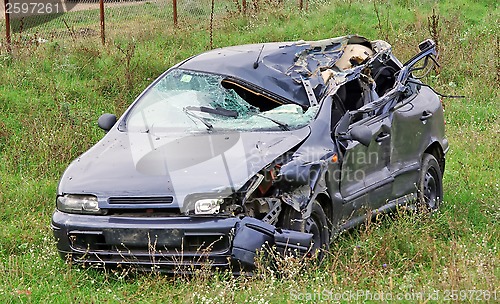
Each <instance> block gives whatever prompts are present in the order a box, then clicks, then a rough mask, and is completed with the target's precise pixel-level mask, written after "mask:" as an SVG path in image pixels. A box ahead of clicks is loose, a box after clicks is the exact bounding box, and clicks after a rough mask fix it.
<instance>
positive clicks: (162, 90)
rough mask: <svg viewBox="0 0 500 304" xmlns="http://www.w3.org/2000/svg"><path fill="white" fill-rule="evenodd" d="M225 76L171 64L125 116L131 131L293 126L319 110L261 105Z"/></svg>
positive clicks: (239, 129) (223, 129)
mask: <svg viewBox="0 0 500 304" xmlns="http://www.w3.org/2000/svg"><path fill="white" fill-rule="evenodd" d="M223 80H224V76H221V75H214V74H207V73H200V72H193V71H187V70H181V69H174V70H172V71H171V72H169V73H167V74H166V75H164V76H163V78H161V79H160V80H159V81H158V82H157V83H156V84H155V85H154V86H152V87H151V88H149V89H148V91H147V92H145V94H144V95H143V96H142V97H141V98H140V100H139V101H138V102H137V103H136V104H135V106H134V107H133V109H132V110H131V112H130V113H129V115H128V117H127V120H126V126H127V129H128V131H132V132H134V131H135V132H151V133H158V132H167V131H168V132H169V133H170V132H199V131H207V130H209V131H214V132H216V131H228V130H232V131H250V130H251V131H255V130H276V131H278V130H293V129H297V128H301V127H304V126H305V125H307V124H308V123H309V122H310V121H311V120H312V119H313V118H314V117H315V115H316V112H317V110H318V106H314V107H310V108H308V109H307V111H304V109H303V108H302V107H301V106H299V105H295V104H283V105H280V104H278V103H273V102H272V101H271V100H270V101H269V104H266V105H265V107H262V108H263V109H264V108H265V109H266V111H261V110H260V108H259V107H257V106H255V105H252V104H251V102H252V101H251V100H248V101H247V100H245V99H244V98H243V97H242V96H240V95H239V94H238V93H237V92H236V91H235V90H233V89H231V88H227V86H226V87H225V84H224V81H223ZM240 94H241V93H240ZM241 95H243V96H246V95H245V94H241ZM248 95H249V96H251V94H248Z"/></svg>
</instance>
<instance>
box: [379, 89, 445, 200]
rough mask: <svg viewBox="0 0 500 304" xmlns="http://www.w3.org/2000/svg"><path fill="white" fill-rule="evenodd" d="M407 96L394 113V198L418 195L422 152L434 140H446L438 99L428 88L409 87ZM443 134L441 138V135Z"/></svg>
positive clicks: (392, 171)
mask: <svg viewBox="0 0 500 304" xmlns="http://www.w3.org/2000/svg"><path fill="white" fill-rule="evenodd" d="M408 91H409V92H412V94H408V96H407V97H404V98H402V99H401V101H399V102H398V103H397V104H396V105H395V107H394V110H393V113H394V121H393V124H392V128H391V133H392V134H393V136H392V138H391V142H392V146H393V147H394V148H393V149H392V151H391V164H390V166H389V169H390V171H391V173H392V175H393V176H394V179H395V181H394V187H393V196H394V197H401V196H404V195H406V194H409V193H413V192H416V185H415V183H416V182H417V180H418V170H419V169H420V161H421V157H422V152H423V151H424V150H425V149H426V147H427V146H428V145H430V143H431V142H433V141H434V140H435V139H433V136H434V137H435V138H444V128H443V126H442V125H443V121H444V119H443V110H442V106H441V102H440V100H439V98H438V97H437V96H436V94H434V93H433V92H432V91H431V90H430V89H429V88H427V87H423V86H422V87H421V88H417V86H415V85H411V86H409V89H408ZM441 134H442V135H441Z"/></svg>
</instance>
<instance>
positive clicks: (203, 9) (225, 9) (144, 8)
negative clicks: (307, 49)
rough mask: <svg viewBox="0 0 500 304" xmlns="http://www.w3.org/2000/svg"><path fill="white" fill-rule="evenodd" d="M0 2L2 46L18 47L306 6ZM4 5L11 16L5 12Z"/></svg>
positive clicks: (246, 0) (138, 0) (274, 0)
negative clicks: (0, 5)
mask: <svg viewBox="0 0 500 304" xmlns="http://www.w3.org/2000/svg"><path fill="white" fill-rule="evenodd" d="M3 1H4V3H5V5H3V6H2V17H1V18H0V27H1V28H2V31H1V32H0V35H1V37H2V40H1V41H2V45H8V46H10V44H11V43H12V44H16V45H17V46H18V47H22V46H23V43H28V42H29V41H31V42H33V41H35V42H45V41H49V40H56V39H58V40H61V39H62V40H64V39H71V40H76V39H84V38H87V39H101V40H102V42H103V43H104V42H105V38H110V39H113V38H115V37H121V36H123V35H132V36H133V35H141V34H144V33H148V32H152V31H154V32H158V31H161V30H167V29H172V28H174V27H177V28H186V27H187V28H192V27H198V28H203V29H207V28H208V27H210V29H211V28H212V24H213V22H214V20H215V22H216V21H217V20H223V19H225V18H226V19H227V18H231V17H232V16H235V15H241V14H245V15H249V16H251V15H252V14H257V13H259V11H261V10H265V9H269V8H270V7H272V8H274V9H298V10H300V9H307V8H308V6H309V0H104V1H100V0H3ZM35 1H38V2H35ZM316 2H317V1H316ZM37 5H38V6H37ZM101 5H102V8H101V7H100V6H101ZM6 9H7V11H8V13H9V14H6V13H5V12H6ZM7 23H10V27H8V26H7V25H8V24H7ZM9 34H10V35H9ZM8 36H10V37H8Z"/></svg>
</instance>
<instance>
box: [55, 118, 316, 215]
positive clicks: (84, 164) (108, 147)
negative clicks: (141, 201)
mask: <svg viewBox="0 0 500 304" xmlns="http://www.w3.org/2000/svg"><path fill="white" fill-rule="evenodd" d="M309 133H310V129H309V127H305V128H302V129H299V130H294V131H287V132H284V131H282V132H251V133H250V132H233V133H203V134H199V133H198V134H181V135H168V136H156V135H154V134H149V133H128V132H120V131H118V130H116V129H114V130H112V131H111V132H110V133H108V134H107V135H106V136H105V137H104V138H103V139H102V140H101V141H99V142H98V143H97V144H96V145H95V146H94V147H92V148H91V149H90V150H88V151H87V152H85V153H84V154H82V155H81V156H80V157H78V158H77V159H76V160H74V161H73V162H72V163H71V165H70V166H69V167H68V168H67V169H66V171H65V173H64V174H63V176H62V178H61V181H60V184H59V190H58V193H59V194H60V195H62V194H93V195H96V196H97V197H98V199H99V205H100V206H101V208H105V207H109V204H110V200H109V199H110V198H127V197H128V198H134V197H135V198H137V197H148V198H151V197H161V198H165V197H168V198H169V200H167V201H168V207H178V208H180V209H181V211H185V210H183V209H184V207H185V206H187V205H188V204H189V203H190V202H189V200H190V199H193V197H194V198H199V197H207V196H208V197H214V196H215V197H227V196H228V195H230V194H231V193H233V192H234V191H236V190H238V189H239V188H241V187H242V186H243V185H244V184H245V183H246V182H247V181H248V180H249V179H250V178H251V177H252V176H254V175H255V174H256V173H257V172H258V171H260V170H261V169H262V168H264V167H265V166H266V165H267V164H269V163H270V162H272V161H273V160H274V159H276V158H277V157H278V156H280V155H282V154H283V153H285V152H287V151H288V150H290V149H292V148H293V147H295V146H297V145H298V144H299V143H301V142H302V141H303V140H304V139H305V138H306V137H307V136H308V135H309ZM114 206H115V207H119V206H117V205H114ZM142 206H143V207H146V205H142ZM122 207H128V208H131V207H133V206H130V205H127V206H122ZM155 207H160V206H156V205H155ZM163 207H166V206H163Z"/></svg>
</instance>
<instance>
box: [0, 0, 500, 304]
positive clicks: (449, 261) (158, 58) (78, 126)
mask: <svg viewBox="0 0 500 304" xmlns="http://www.w3.org/2000/svg"><path fill="white" fill-rule="evenodd" d="M260 2H262V4H261V6H260V7H259V8H258V9H254V8H252V10H250V11H249V17H241V16H238V15H237V14H235V13H232V14H225V15H223V16H221V17H219V18H217V19H216V22H215V28H214V37H213V39H214V40H213V42H214V46H215V47H222V46H227V45H236V44H242V43H256V42H264V41H282V40H297V39H304V40H314V39H321V38H327V37H333V36H339V35H344V34H346V33H357V34H361V35H364V36H366V37H368V38H370V39H387V40H388V41H389V42H390V43H391V44H392V45H393V49H394V52H395V53H396V54H397V56H398V57H399V58H400V59H401V60H403V61H404V60H405V59H408V58H410V57H411V56H412V55H413V54H414V53H415V52H416V45H417V44H418V42H419V41H421V40H423V39H425V38H427V37H429V33H428V29H427V22H428V21H427V18H428V17H429V16H431V15H432V9H434V10H435V12H436V14H438V15H439V17H440V19H439V27H438V30H439V45H440V50H441V53H440V61H441V63H442V68H441V69H440V73H439V74H435V73H434V74H433V75H431V76H430V77H427V79H426V81H427V82H429V83H430V84H432V85H433V86H434V88H435V89H436V90H438V91H440V92H443V93H448V94H457V95H465V96H466V98H464V99H445V100H444V105H445V107H446V109H445V116H446V122H447V124H446V129H447V136H448V139H449V141H450V147H451V148H450V151H449V154H448V156H447V164H446V172H445V175H444V189H445V199H444V200H445V202H444V204H443V206H442V208H441V209H440V211H439V212H437V213H435V214H433V215H432V216H397V217H395V218H387V219H384V220H383V221H381V222H376V223H369V224H368V225H367V226H363V227H361V228H360V229H358V230H356V231H354V232H352V233H349V234H347V235H344V236H342V237H341V239H340V240H339V241H338V242H336V243H335V244H333V245H332V248H331V253H330V254H329V256H328V257H327V261H326V263H325V264H324V265H321V266H319V267H316V266H309V267H307V269H305V268H303V267H304V266H302V265H300V264H299V263H297V262H296V261H294V260H286V261H284V263H283V264H282V265H281V266H279V267H278V271H272V270H270V269H266V268H265V267H262V268H260V269H259V271H258V274H259V275H258V276H256V277H254V278H234V277H232V276H229V275H227V274H224V273H222V274H216V275H211V274H208V273H206V272H200V273H198V274H196V275H194V276H192V277H186V276H176V277H170V276H163V275H157V274H141V273H133V272H107V271H96V270H93V269H87V268H81V267H71V266H69V265H66V264H65V263H64V262H63V261H62V260H60V259H59V257H58V255H57V253H56V250H55V245H54V241H53V239H52V234H51V231H50V217H51V212H52V211H53V209H54V207H55V191H56V187H57V182H58V178H59V177H60V175H61V174H62V172H63V171H64V169H65V168H66V166H67V165H68V164H69V162H70V161H71V160H72V159H74V158H75V157H77V156H78V155H79V154H80V153H82V152H83V151H85V150H86V149H88V148H89V147H90V146H92V144H93V143H95V142H96V141H97V140H99V139H100V138H101V137H102V135H103V133H102V132H101V131H100V130H99V129H98V127H97V126H96V121H97V118H98V117H99V115H100V114H101V113H104V112H112V113H117V114H121V113H123V111H124V110H125V109H126V107H127V106H128V105H129V104H130V103H131V102H132V101H133V99H134V97H135V96H136V95H137V94H139V93H140V92H141V91H142V90H143V89H144V88H145V86H146V85H148V84H149V83H150V82H151V81H152V79H154V78H155V77H157V76H158V75H159V74H160V73H161V72H163V71H164V70H165V69H167V68H168V67H169V66H171V65H173V64H174V63H176V62H178V61H180V60H182V59H184V58H187V57H189V56H191V55H193V54H196V53H199V52H202V51H204V50H206V49H207V48H208V46H209V34H208V31H207V28H208V22H209V21H208V20H205V19H203V20H205V21H203V20H202V21H201V22H200V20H196V19H193V20H191V19H189V18H185V19H183V23H182V24H183V27H181V28H179V29H174V28H172V27H171V25H170V21H169V20H165V21H161V20H157V19H154V18H153V19H152V20H151V23H148V22H142V24H138V23H136V22H127V23H126V24H124V25H123V29H122V31H123V32H124V34H123V35H120V36H118V35H114V33H113V32H111V34H110V35H109V36H108V37H109V39H108V43H107V45H106V46H101V45H100V42H99V37H98V35H97V36H90V37H86V38H85V37H83V38H82V37H80V38H78V39H76V40H75V41H73V40H71V39H69V38H67V39H66V40H63V39H61V40H51V41H49V42H47V43H44V44H40V45H37V44H35V43H23V44H21V43H17V44H16V43H15V44H14V50H13V52H12V54H8V53H6V51H5V49H2V50H1V51H0V70H1V77H0V204H1V206H2V212H0V220H1V224H2V229H0V299H1V300H0V302H2V303H39V302H49V303H67V302H72V303H91V302H93V303H100V302H110V303H119V302H123V303H144V302H145V303H157V302H196V303H219V302H225V303H233V302H243V301H248V302H251V303H265V302H271V303H281V302H287V301H290V302H294V301H295V300H304V302H308V300H310V301H309V302H311V303H312V302H316V301H314V298H308V297H307V295H309V296H310V297H316V298H315V299H316V300H318V299H319V300H328V299H335V298H334V296H335V293H343V292H344V293H346V292H349V291H353V292H356V291H357V290H368V291H370V292H371V293H372V294H375V293H377V292H384V293H389V292H392V293H393V294H394V295H396V294H397V293H410V292H426V293H427V294H429V295H433V294H434V293H435V292H436V291H439V292H440V296H441V298H440V299H441V300H442V299H443V297H444V296H445V295H446V291H447V290H453V289H456V290H462V291H467V290H471V289H477V290H489V291H490V292H493V291H496V293H497V299H498V298H499V297H500V290H499V289H498V286H500V279H499V278H500V270H499V269H500V267H499V260H500V253H499V248H498V244H499V243H500V242H499V237H500V229H499V220H500V204H499V203H498V198H499V197H500V178H499V176H500V165H499V164H500V163H499V162H498V159H499V158H500V102H499V91H500V90H499V89H500V86H499V81H500V79H498V77H499V76H498V75H499V74H498V70H499V67H500V63H499V58H500V56H499V51H498V39H499V38H498V37H499V26H498V20H499V15H500V13H499V10H498V4H496V1H465V0H454V1H447V2H442V1H410V0H406V1H403V0H399V1H396V0H394V1H377V2H376V6H377V10H378V12H379V18H380V24H379V21H378V19H377V15H376V13H375V6H374V4H373V2H365V1H355V0H353V1H340V0H339V1H332V2H333V3H332V4H331V5H327V4H317V5H314V3H317V2H315V1H310V10H309V11H308V12H298V11H297V10H296V9H295V7H287V8H285V9H282V8H277V7H275V6H274V5H272V4H269V3H270V2H271V1H260ZM323 2H324V1H321V3H323ZM69 15H70V14H68V16H69ZM68 18H69V17H68ZM127 20H128V19H127ZM162 22H163V23H162ZM151 24H153V25H151ZM160 25H161V26H160ZM84 26H87V25H86V24H85V25H84ZM110 27H111V28H112V29H113V28H119V27H118V26H116V24H115V25H113V26H111V25H110ZM144 28H149V29H150V30H148V31H144V30H143V29H144ZM75 29H76V30H77V29H78V28H75ZM136 29H140V30H137V31H135V30H136ZM62 30H64V27H63V28H62ZM118 37H125V38H118ZM132 37H133V38H132ZM14 40H15V41H25V40H22V39H21V38H19V37H18V36H14ZM21 45H22V47H21ZM132 46H135V49H133V48H132ZM495 46H496V47H495ZM120 49H121V50H123V52H122V51H120ZM132 50H133V52H132ZM127 51H128V54H129V56H128V57H129V58H130V65H128V66H127V63H126V62H127V56H126V55H125V54H127ZM448 295H450V294H448ZM475 295H477V294H475ZM363 299H364V298H358V302H361V301H362V300H363ZM372 299H373V298H372ZM491 300H492V299H490V302H493V301H491ZM403 302H409V303H414V302H419V301H418V299H417V300H408V301H403ZM420 302H424V300H422V301H420ZM431 302H436V303H439V302H441V301H433V300H431ZM462 302H463V301H462ZM465 302H469V301H465ZM473 302H474V301H473Z"/></svg>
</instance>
